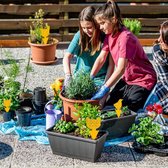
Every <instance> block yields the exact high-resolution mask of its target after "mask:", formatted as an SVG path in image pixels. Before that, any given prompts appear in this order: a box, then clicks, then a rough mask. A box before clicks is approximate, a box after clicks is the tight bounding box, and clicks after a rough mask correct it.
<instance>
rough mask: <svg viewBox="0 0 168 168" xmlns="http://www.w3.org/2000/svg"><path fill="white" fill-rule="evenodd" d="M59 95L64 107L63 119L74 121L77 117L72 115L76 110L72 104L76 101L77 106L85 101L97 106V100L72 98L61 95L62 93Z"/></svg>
mask: <svg viewBox="0 0 168 168" xmlns="http://www.w3.org/2000/svg"><path fill="white" fill-rule="evenodd" d="M59 97H60V98H61V100H62V101H63V109H64V116H63V119H64V120H65V121H72V122H75V121H76V120H77V119H78V117H77V116H76V115H74V113H73V112H76V111H77V110H76V108H75V107H74V105H75V104H76V103H77V104H78V105H79V106H81V105H82V104H83V103H85V102H87V103H90V104H92V105H97V106H99V100H74V99H68V98H66V97H64V96H63V94H62V93H60V94H59Z"/></svg>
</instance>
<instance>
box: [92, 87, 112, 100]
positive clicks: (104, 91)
mask: <svg viewBox="0 0 168 168" xmlns="http://www.w3.org/2000/svg"><path fill="white" fill-rule="evenodd" d="M109 91H110V88H109V87H107V86H106V85H103V86H102V87H101V88H100V89H99V90H98V92H97V93H96V94H95V95H94V96H93V97H92V98H91V100H97V99H101V98H103V97H104V96H105V95H106V94H107V93H108V92H109Z"/></svg>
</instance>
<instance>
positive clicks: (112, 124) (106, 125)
mask: <svg viewBox="0 0 168 168" xmlns="http://www.w3.org/2000/svg"><path fill="white" fill-rule="evenodd" d="M136 115H137V114H136V113H135V112H133V111H131V115H128V116H124V117H119V118H118V117H116V118H110V119H105V120H102V124H101V128H100V130H105V131H107V132H108V133H109V134H108V136H107V140H109V139H112V138H119V137H123V136H126V135H128V130H129V128H130V127H131V126H132V124H133V123H134V122H135V117H136Z"/></svg>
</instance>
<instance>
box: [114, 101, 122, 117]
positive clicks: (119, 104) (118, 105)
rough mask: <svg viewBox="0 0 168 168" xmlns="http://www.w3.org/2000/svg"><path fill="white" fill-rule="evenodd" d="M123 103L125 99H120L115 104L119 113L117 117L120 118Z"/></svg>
mask: <svg viewBox="0 0 168 168" xmlns="http://www.w3.org/2000/svg"><path fill="white" fill-rule="evenodd" d="M122 101H123V99H119V100H118V102H117V103H115V104H114V107H115V111H116V113H117V117H120V115H121V112H122V110H121V108H122Z"/></svg>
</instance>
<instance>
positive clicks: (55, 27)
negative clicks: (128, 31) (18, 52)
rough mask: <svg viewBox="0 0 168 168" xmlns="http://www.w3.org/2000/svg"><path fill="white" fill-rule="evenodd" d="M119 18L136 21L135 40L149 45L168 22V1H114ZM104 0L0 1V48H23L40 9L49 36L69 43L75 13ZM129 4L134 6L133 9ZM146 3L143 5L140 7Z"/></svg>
mask: <svg viewBox="0 0 168 168" xmlns="http://www.w3.org/2000/svg"><path fill="white" fill-rule="evenodd" d="M116 1H117V3H118V4H119V7H120V9H121V13H122V17H123V18H136V19H138V20H140V21H141V23H142V30H141V32H140V35H139V36H138V37H139V39H140V40H141V43H142V44H143V45H152V43H153V41H154V40H155V39H156V38H158V34H159V25H160V24H161V23H162V22H163V21H165V20H167V19H168V0H116ZM105 2H106V0H1V1H0V45H1V46H2V47H6V46H9V47H17V46H27V39H28V36H29V27H30V25H31V20H30V19H29V17H30V16H33V15H34V13H35V12H36V11H37V10H38V9H40V8H42V9H43V10H44V11H45V13H46V15H45V22H47V23H48V24H49V25H50V26H51V36H53V37H56V38H57V39H58V40H59V41H60V42H69V41H71V39H72V37H73V35H74V33H75V32H76V31H77V30H78V15H79V12H80V11H81V10H82V9H83V8H84V7H86V6H89V5H93V6H95V7H99V6H101V5H102V4H104V3H105ZM131 3H136V4H135V5H133V4H131ZM142 3H147V4H142Z"/></svg>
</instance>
